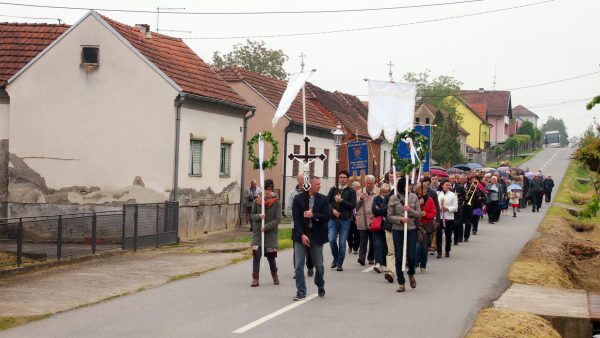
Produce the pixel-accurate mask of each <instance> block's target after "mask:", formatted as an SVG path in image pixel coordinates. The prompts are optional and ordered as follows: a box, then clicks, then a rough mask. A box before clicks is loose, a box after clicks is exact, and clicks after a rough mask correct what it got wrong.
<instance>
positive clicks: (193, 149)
mask: <svg viewBox="0 0 600 338" xmlns="http://www.w3.org/2000/svg"><path fill="white" fill-rule="evenodd" d="M201 164H202V141H201V140H190V175H200V174H201V171H200V169H201Z"/></svg>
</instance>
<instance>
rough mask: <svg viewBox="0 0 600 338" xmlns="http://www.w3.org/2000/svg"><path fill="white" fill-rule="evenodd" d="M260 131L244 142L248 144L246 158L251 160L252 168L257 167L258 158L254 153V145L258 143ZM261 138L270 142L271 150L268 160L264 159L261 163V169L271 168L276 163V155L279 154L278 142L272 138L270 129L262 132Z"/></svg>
mask: <svg viewBox="0 0 600 338" xmlns="http://www.w3.org/2000/svg"><path fill="white" fill-rule="evenodd" d="M260 136H261V133H256V134H254V136H252V138H251V139H250V140H249V141H248V142H247V143H246V145H247V146H248V160H249V161H250V162H252V165H253V167H254V169H259V159H258V156H257V155H256V153H255V152H254V145H255V144H257V143H258V139H259V138H260ZM262 139H263V140H264V141H265V142H267V143H269V144H271V148H272V149H273V152H272V153H271V157H269V159H268V160H264V161H263V163H262V168H263V169H273V167H275V166H276V165H277V156H279V142H277V140H276V139H275V138H273V134H271V132H270V131H263V132H262Z"/></svg>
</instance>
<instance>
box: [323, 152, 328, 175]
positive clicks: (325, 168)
mask: <svg viewBox="0 0 600 338" xmlns="http://www.w3.org/2000/svg"><path fill="white" fill-rule="evenodd" d="M323 153H324V154H325V156H327V158H326V159H325V161H323V178H327V177H329V149H324V150H323Z"/></svg>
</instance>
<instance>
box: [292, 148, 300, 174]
mask: <svg viewBox="0 0 600 338" xmlns="http://www.w3.org/2000/svg"><path fill="white" fill-rule="evenodd" d="M294 154H300V146H299V145H297V144H294ZM298 166H299V163H298V161H296V160H294V161H292V177H296V176H298Z"/></svg>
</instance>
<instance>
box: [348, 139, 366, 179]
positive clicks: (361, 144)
mask: <svg viewBox="0 0 600 338" xmlns="http://www.w3.org/2000/svg"><path fill="white" fill-rule="evenodd" d="M348 171H349V172H350V176H361V171H362V173H363V174H364V175H368V174H369V147H368V145H367V141H355V142H349V143H348Z"/></svg>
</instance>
